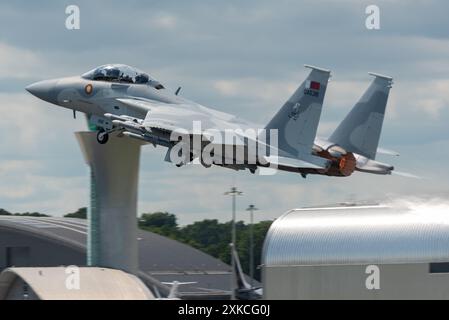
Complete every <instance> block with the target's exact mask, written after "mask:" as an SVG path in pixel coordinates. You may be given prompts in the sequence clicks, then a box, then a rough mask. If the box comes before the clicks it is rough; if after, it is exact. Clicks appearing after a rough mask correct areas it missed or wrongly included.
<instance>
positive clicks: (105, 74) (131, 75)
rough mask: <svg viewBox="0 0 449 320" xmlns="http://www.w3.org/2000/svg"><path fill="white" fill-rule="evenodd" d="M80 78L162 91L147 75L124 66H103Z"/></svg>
mask: <svg viewBox="0 0 449 320" xmlns="http://www.w3.org/2000/svg"><path fill="white" fill-rule="evenodd" d="M81 77H82V78H84V79H88V80H94V81H107V82H120V83H135V84H147V85H150V86H152V87H154V88H156V89H164V86H163V85H162V84H161V83H159V82H158V81H156V80H154V79H152V78H151V77H150V76H149V75H148V74H146V73H144V72H142V71H140V70H138V69H136V68H133V67H130V66H127V65H124V64H108V65H104V66H101V67H98V68H95V69H93V70H91V71H89V72H86V73H85V74H83V75H82V76H81Z"/></svg>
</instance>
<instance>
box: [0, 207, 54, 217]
mask: <svg viewBox="0 0 449 320" xmlns="http://www.w3.org/2000/svg"><path fill="white" fill-rule="evenodd" d="M0 215H1V216H27V217H50V216H49V215H47V214H43V213H39V212H23V213H11V212H9V211H6V210H5V209H0Z"/></svg>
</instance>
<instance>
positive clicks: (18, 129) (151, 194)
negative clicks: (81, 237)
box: [0, 0, 449, 223]
mask: <svg viewBox="0 0 449 320" xmlns="http://www.w3.org/2000/svg"><path fill="white" fill-rule="evenodd" d="M78 2H79V3H78V4H79V6H80V9H81V30H78V31H68V30H66V29H65V27H64V21H65V17H66V16H65V5H66V4H64V3H63V2H61V3H59V2H58V3H57V2H54V1H40V2H39V4H37V3H34V2H29V1H15V2H10V3H7V2H2V3H1V4H0V28H1V29H2V39H1V42H0V60H1V61H2V63H1V64H0V85H1V93H0V114H1V115H2V116H1V117H0V136H1V137H2V139H0V165H3V167H2V169H0V179H1V180H0V181H2V183H0V200H1V201H2V206H5V208H6V209H10V210H16V211H34V210H45V211H46V212H48V213H52V214H62V213H63V212H67V211H73V210H75V209H76V208H77V207H80V206H84V205H86V202H87V196H88V174H87V170H86V165H85V163H84V161H83V159H82V156H81V154H80V151H79V147H78V145H77V142H76V140H75V138H74V137H73V131H77V130H84V129H85V122H84V118H83V117H82V116H81V117H80V116H79V118H78V119H77V120H76V121H74V120H73V119H72V115H71V112H70V111H69V110H65V109H61V108H57V107H55V106H53V105H50V104H48V103H45V102H42V101H39V100H38V99H37V98H35V97H32V96H31V95H29V94H28V93H26V92H25V91H24V90H23V88H24V86H25V85H27V84H29V83H31V82H33V81H37V80H42V79H46V78H54V77H62V76H69V75H73V74H81V73H83V72H85V71H87V70H89V69H91V68H93V67H95V66H96V65H100V64H104V63H110V62H121V63H126V64H130V65H135V66H137V67H139V68H141V69H144V70H146V71H148V72H149V73H151V74H152V75H153V76H155V77H156V78H158V80H160V81H161V82H162V83H164V85H167V87H168V88H169V89H167V91H169V92H173V91H174V89H176V88H177V86H179V85H181V86H182V87H183V89H182V91H181V95H183V96H184V97H186V98H189V99H192V100H194V101H197V102H199V103H202V104H204V105H207V106H212V107H214V108H217V109H219V110H221V111H224V112H228V113H233V114H236V115H237V116H239V117H242V118H244V119H247V120H250V121H254V122H260V123H267V121H268V120H269V119H270V118H271V117H272V116H273V114H274V113H275V112H276V111H277V110H278V109H279V108H280V107H281V105H282V104H283V103H284V102H285V100H286V99H287V98H288V97H289V96H290V95H291V94H292V93H293V92H294V90H295V89H296V88H297V87H298V85H299V84H300V82H301V81H303V79H304V78H305V76H306V75H307V72H308V71H307V70H306V69H304V68H303V64H304V63H310V64H314V65H319V66H322V67H325V68H330V69H331V70H332V74H333V77H332V78H331V80H332V81H331V82H330V84H329V86H328V91H327V96H326V99H325V103H324V106H323V113H322V121H321V123H320V127H319V130H320V134H322V135H324V136H327V135H328V134H329V133H330V132H332V131H333V129H334V128H335V127H336V126H337V124H338V123H339V122H340V121H341V119H343V117H344V116H345V115H346V114H347V112H349V110H350V108H351V107H352V106H353V105H354V104H355V103H356V101H357V100H358V99H359V97H360V96H361V95H362V93H363V91H364V90H365V89H366V88H367V87H368V85H369V82H370V81H371V78H370V77H369V76H368V75H367V72H368V71H374V72H379V73H385V74H388V75H391V76H393V78H394V81H395V84H394V86H393V89H392V91H391V94H390V100H389V104H388V110H387V114H386V120H385V123H384V128H383V133H382V141H381V144H382V145H383V146H385V147H391V148H394V149H396V150H398V151H400V153H401V155H402V156H401V157H399V158H385V159H384V158H381V159H379V160H381V161H385V162H391V163H393V164H394V165H395V166H396V167H397V168H398V170H400V171H410V172H411V173H415V174H418V175H422V176H430V177H428V178H426V179H423V180H422V181H419V182H417V181H412V180H410V179H405V178H400V177H382V176H372V175H371V176H369V175H366V174H354V176H352V177H350V178H329V177H316V176H315V177H313V176H310V177H308V178H307V179H306V180H304V179H302V178H300V177H299V176H298V175H295V174H292V173H282V174H279V175H275V176H270V177H259V176H253V175H251V174H249V173H247V172H238V173H236V172H233V171H231V170H227V169H222V168H212V169H203V168H190V167H186V168H180V169H178V168H175V167H173V166H172V165H171V164H168V163H165V162H163V157H164V152H165V150H164V149H163V148H157V149H153V148H152V147H151V146H146V147H144V151H143V153H142V161H141V165H142V170H141V173H142V175H141V177H140V189H139V199H140V202H139V211H140V212H142V211H152V210H169V211H172V212H174V213H177V214H179V215H180V219H181V221H182V223H188V222H191V221H193V220H195V219H202V218H219V219H221V220H227V219H229V214H230V212H229V210H230V208H229V207H230V203H229V199H228V198H226V197H225V196H223V195H222V193H223V192H224V191H225V190H226V189H228V187H229V186H231V185H233V184H236V185H237V186H238V187H239V188H240V189H242V190H243V191H244V192H245V195H244V196H243V197H242V198H240V199H239V200H238V201H239V202H238V206H239V217H245V214H246V212H243V209H244V208H245V207H246V205H247V204H249V203H254V204H256V205H257V206H258V207H259V208H260V209H261V210H260V211H258V213H257V217H258V218H259V219H266V218H274V217H277V216H279V215H280V214H281V213H282V212H284V211H286V210H288V209H290V208H292V207H298V206H303V205H313V204H323V203H332V202H338V201H344V200H347V199H348V198H357V199H364V198H374V199H376V198H382V197H387V196H388V195H390V196H392V197H395V196H396V195H402V194H425V193H430V194H432V193H437V192H442V193H445V192H447V191H448V186H447V181H448V179H449V172H448V171H449V170H448V168H447V165H446V164H445V162H444V159H446V158H447V157H449V154H448V151H447V150H449V143H448V137H449V127H448V126H447V119H448V117H449V110H448V103H449V96H448V92H449V90H448V89H449V88H448V86H449V77H448V74H449V73H448V72H449V60H448V59H447V57H448V55H449V37H448V35H447V32H446V31H447V30H448V28H449V20H448V19H447V17H446V12H447V11H448V10H447V9H448V7H449V4H447V3H446V2H443V1H436V0H435V1H430V2H429V1H426V2H424V1H417V2H414V3H409V1H407V2H406V1H402V0H401V1H379V3H378V5H379V6H380V9H381V30H379V31H376V32H372V31H368V30H367V29H366V28H365V21H364V20H365V18H366V14H365V11H364V9H365V7H366V5H368V4H371V2H369V1H355V0H354V1H346V2H344V3H337V2H335V1H324V2H319V1H312V0H307V1H300V2H298V1H290V0H285V1H277V2H272V1H263V0H262V1H245V2H242V1H236V0H231V1H226V2H204V1H197V0H193V1H189V2H186V1H173V2H167V1H166V2H142V1H136V0H131V4H130V3H129V2H126V3H124V2H120V1H98V2H92V1H83V0H79V1H78ZM31 31H33V32H31Z"/></svg>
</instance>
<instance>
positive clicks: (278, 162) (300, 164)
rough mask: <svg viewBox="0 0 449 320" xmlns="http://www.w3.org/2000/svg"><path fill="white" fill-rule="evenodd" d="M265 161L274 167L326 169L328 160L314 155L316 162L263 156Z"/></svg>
mask: <svg viewBox="0 0 449 320" xmlns="http://www.w3.org/2000/svg"><path fill="white" fill-rule="evenodd" d="M264 159H265V161H267V162H268V163H269V164H270V165H272V166H276V167H286V168H297V169H326V167H327V164H328V161H327V160H326V159H323V158H319V157H314V159H315V162H317V163H316V164H314V163H310V162H307V161H304V160H300V159H294V158H289V157H279V156H265V157H264Z"/></svg>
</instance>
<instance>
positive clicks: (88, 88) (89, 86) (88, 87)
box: [84, 83, 94, 94]
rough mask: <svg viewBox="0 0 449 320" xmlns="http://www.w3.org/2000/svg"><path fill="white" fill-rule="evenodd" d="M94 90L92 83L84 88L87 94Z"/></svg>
mask: <svg viewBox="0 0 449 320" xmlns="http://www.w3.org/2000/svg"><path fill="white" fill-rule="evenodd" d="M93 89H94V88H93V87H92V85H91V84H90V83H89V84H88V85H86V86H85V87H84V91H86V93H87V94H91V93H92V90H93Z"/></svg>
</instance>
